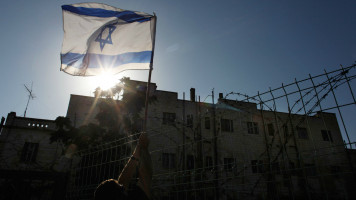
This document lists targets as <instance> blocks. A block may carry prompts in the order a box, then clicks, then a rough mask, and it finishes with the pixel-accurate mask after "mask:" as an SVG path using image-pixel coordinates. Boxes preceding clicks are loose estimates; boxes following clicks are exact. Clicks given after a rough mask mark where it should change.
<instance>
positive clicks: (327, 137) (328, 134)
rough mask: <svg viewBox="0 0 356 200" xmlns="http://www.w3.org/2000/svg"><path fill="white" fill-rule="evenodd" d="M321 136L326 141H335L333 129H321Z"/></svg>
mask: <svg viewBox="0 0 356 200" xmlns="http://www.w3.org/2000/svg"><path fill="white" fill-rule="evenodd" d="M321 136H322V137H323V140H324V141H330V142H333V137H332V136H331V131H327V130H321Z"/></svg>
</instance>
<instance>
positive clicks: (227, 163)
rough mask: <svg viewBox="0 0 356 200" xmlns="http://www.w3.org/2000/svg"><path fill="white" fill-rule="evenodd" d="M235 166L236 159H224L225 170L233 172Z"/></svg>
mask: <svg viewBox="0 0 356 200" xmlns="http://www.w3.org/2000/svg"><path fill="white" fill-rule="evenodd" d="M233 166H234V158H224V170H226V171H232V168H233Z"/></svg>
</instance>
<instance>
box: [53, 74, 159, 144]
mask: <svg viewBox="0 0 356 200" xmlns="http://www.w3.org/2000/svg"><path fill="white" fill-rule="evenodd" d="M136 83H137V82H135V81H131V80H130V79H129V78H127V77H124V78H122V79H121V80H120V83H118V84H116V85H115V86H114V87H113V88H111V89H110V90H108V91H103V90H101V89H100V88H96V90H95V92H94V95H95V97H96V98H99V100H98V103H97V106H98V109H99V112H98V114H97V115H96V116H95V118H96V120H97V121H98V123H99V124H98V125H97V124H92V123H91V124H88V125H84V126H81V127H79V128H75V127H73V126H72V125H71V122H70V120H69V119H68V118H65V117H57V119H56V120H55V122H56V126H57V130H56V131H54V132H53V133H52V135H51V138H50V142H51V143H52V142H60V143H62V144H63V145H64V146H68V145H69V144H76V145H77V146H78V150H82V149H87V148H91V147H94V146H96V145H99V144H103V143H106V142H110V141H113V140H115V139H119V138H122V137H123V136H124V135H128V134H132V133H137V132H139V131H141V127H142V123H143V118H142V117H141V115H140V114H142V113H141V112H142V111H143V108H144V106H145V99H146V87H145V86H138V85H137V84H136ZM122 91H124V93H123V94H122V96H121V97H122V98H121V100H120V101H119V100H118V99H119V98H120V94H121V93H122ZM154 101H156V97H155V96H151V97H150V98H149V102H150V103H152V102H154Z"/></svg>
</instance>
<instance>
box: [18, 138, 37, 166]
mask: <svg viewBox="0 0 356 200" xmlns="http://www.w3.org/2000/svg"><path fill="white" fill-rule="evenodd" d="M38 146H39V144H38V143H32V142H25V144H24V146H23V148H22V153H21V161H22V162H25V163H32V162H35V161H36V157H37V152H38Z"/></svg>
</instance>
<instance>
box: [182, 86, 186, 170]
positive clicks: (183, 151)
mask: <svg viewBox="0 0 356 200" xmlns="http://www.w3.org/2000/svg"><path fill="white" fill-rule="evenodd" d="M185 125H186V123H185V92H183V128H182V131H183V147H182V148H183V149H182V154H183V159H182V163H183V164H182V170H185Z"/></svg>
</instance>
